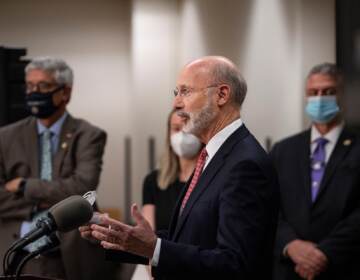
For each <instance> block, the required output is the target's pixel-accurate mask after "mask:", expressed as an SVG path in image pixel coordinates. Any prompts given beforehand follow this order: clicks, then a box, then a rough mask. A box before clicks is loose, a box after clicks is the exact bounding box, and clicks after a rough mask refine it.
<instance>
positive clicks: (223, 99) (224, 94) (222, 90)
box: [217, 84, 231, 106]
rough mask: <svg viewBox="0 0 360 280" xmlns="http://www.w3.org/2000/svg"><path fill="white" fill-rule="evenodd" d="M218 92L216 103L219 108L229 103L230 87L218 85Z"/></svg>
mask: <svg viewBox="0 0 360 280" xmlns="http://www.w3.org/2000/svg"><path fill="white" fill-rule="evenodd" d="M218 89H219V91H218V93H217V94H218V100H217V103H218V105H219V106H224V105H225V104H226V103H228V102H229V100H230V94H231V92H230V87H229V86H228V85H225V84H223V85H220V86H219V87H218Z"/></svg>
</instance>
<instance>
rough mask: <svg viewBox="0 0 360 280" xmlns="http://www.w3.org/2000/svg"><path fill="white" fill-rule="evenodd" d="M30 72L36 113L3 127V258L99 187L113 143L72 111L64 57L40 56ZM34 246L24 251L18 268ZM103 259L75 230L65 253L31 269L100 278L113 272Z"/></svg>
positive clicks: (30, 99) (63, 240) (64, 238)
mask: <svg viewBox="0 0 360 280" xmlns="http://www.w3.org/2000/svg"><path fill="white" fill-rule="evenodd" d="M25 72H26V105H27V107H28V109H29V111H30V113H31V114H32V115H33V116H31V117H28V118H25V119H23V120H20V121H18V122H16V123H14V124H11V125H8V126H5V127H2V128H1V129H0V256H1V259H2V258H3V256H4V253H5V251H6V250H7V249H8V248H9V247H10V245H11V244H12V243H13V242H14V241H15V240H17V239H19V238H20V237H21V236H23V235H24V234H26V233H27V232H29V231H30V230H31V229H32V228H33V227H34V223H35V222H36V219H37V218H38V217H40V216H41V215H43V214H44V213H46V209H48V208H49V207H51V206H52V205H53V204H55V203H57V202H59V201H60V200H63V199H65V198H66V197H68V196H70V195H75V194H78V195H82V194H84V193H86V192H87V191H89V190H95V189H96V188H97V186H98V183H99V177H100V172H101V166H102V156H103V152H104V146H105V142H106V134H105V132H104V131H102V130H101V129H99V128H97V127H95V126H92V125H91V124H89V123H88V122H86V121H84V120H80V119H75V118H73V117H72V116H71V115H70V114H69V113H68V112H67V110H66V106H67V104H68V102H69V100H70V96H71V88H72V82H73V75H72V70H71V69H70V67H69V66H68V65H67V64H66V63H65V62H64V61H63V60H60V59H54V58H38V59H34V60H33V61H32V62H31V63H30V64H29V65H28V66H27V67H26V70H25ZM47 136H48V138H46V137H47ZM43 242H46V241H43ZM32 245H34V246H37V244H36V243H34V244H32ZM34 246H28V247H27V248H25V249H24V250H23V251H21V252H19V253H18V254H16V255H15V257H14V261H13V267H14V265H15V263H19V262H20V260H21V258H22V257H24V256H25V255H26V254H28V253H29V251H32V250H34V249H35V247H34ZM101 254H102V252H101V251H100V250H99V249H98V248H96V246H93V245H92V244H90V243H88V242H84V240H83V239H82V238H80V235H79V233H78V231H77V230H75V231H72V232H69V233H66V234H63V235H61V236H60V250H55V251H53V252H52V253H49V254H47V255H44V256H41V257H40V258H37V259H34V260H32V261H30V262H29V263H28V265H27V266H25V268H24V272H26V273H31V274H35V275H38V276H49V277H57V278H60V279H61V278H62V279H65V278H66V279H77V280H78V279H98V278H97V276H96V275H94V274H95V273H96V272H97V273H104V272H105V271H106V269H107V268H106V267H104V263H103V262H101V256H102V255H101ZM99 259H100V261H99ZM107 279H108V278H107Z"/></svg>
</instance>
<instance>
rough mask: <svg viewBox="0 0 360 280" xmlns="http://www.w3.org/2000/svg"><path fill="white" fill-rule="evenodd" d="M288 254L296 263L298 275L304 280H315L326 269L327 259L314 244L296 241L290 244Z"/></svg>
mask: <svg viewBox="0 0 360 280" xmlns="http://www.w3.org/2000/svg"><path fill="white" fill-rule="evenodd" d="M287 254H288V256H289V257H290V258H291V260H292V261H293V262H294V263H295V271H296V273H297V274H299V275H300V276H301V277H302V278H304V279H307V280H311V279H314V278H315V276H316V275H318V274H320V273H321V272H322V271H324V270H325V269H326V266H327V262H328V260H327V257H326V256H325V254H324V253H323V252H321V251H320V250H319V249H318V248H317V247H316V244H315V243H313V242H310V241H304V240H299V239H297V240H294V241H292V242H290V243H289V245H288V248H287Z"/></svg>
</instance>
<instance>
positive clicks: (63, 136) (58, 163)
mask: <svg viewBox="0 0 360 280" xmlns="http://www.w3.org/2000/svg"><path fill="white" fill-rule="evenodd" d="M75 130H76V121H75V120H74V118H73V117H71V115H70V114H69V115H68V116H67V118H66V120H65V122H64V124H63V127H62V128H61V132H60V138H59V147H58V150H57V152H56V154H55V156H54V160H53V176H54V178H58V177H59V176H60V171H61V168H62V164H63V159H64V157H65V155H66V154H67V152H68V150H69V147H70V143H71V142H72V141H73V137H74V132H75Z"/></svg>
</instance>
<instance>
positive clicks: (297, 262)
mask: <svg viewBox="0 0 360 280" xmlns="http://www.w3.org/2000/svg"><path fill="white" fill-rule="evenodd" d="M342 94H343V78H342V75H341V73H340V72H339V70H338V69H337V68H336V66H335V65H334V64H330V63H324V64H320V65H317V66H315V67H314V68H313V69H312V70H311V71H310V73H309V75H308V77H307V80H306V97H307V105H306V112H307V114H308V116H309V117H310V118H311V120H312V126H311V128H310V129H308V130H306V131H304V132H301V133H299V134H297V135H295V136H292V137H289V138H287V139H285V140H283V141H281V142H279V143H278V144H276V145H275V146H274V148H273V150H272V153H271V154H272V157H273V159H274V162H275V166H276V168H277V172H278V176H279V183H280V196H281V204H280V221H279V227H278V230H277V237H276V245H275V268H274V272H275V274H274V279H276V280H282V279H302V278H303V279H314V278H315V279H347V280H348V279H360V269H359V264H360V247H359V245H360V244H359V241H360V208H359V207H360V173H359V171H360V142H359V140H360V138H359V135H357V134H355V133H354V132H352V131H351V130H349V129H348V128H346V127H345V126H344V122H343V120H342V117H341V109H340V105H341V97H342Z"/></svg>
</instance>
